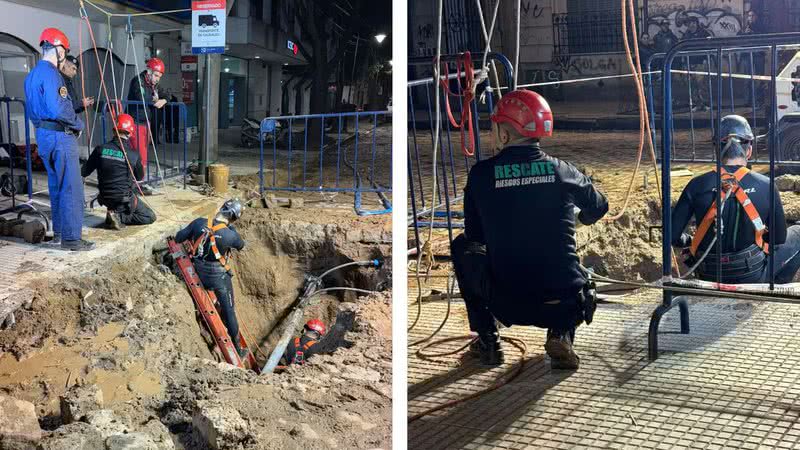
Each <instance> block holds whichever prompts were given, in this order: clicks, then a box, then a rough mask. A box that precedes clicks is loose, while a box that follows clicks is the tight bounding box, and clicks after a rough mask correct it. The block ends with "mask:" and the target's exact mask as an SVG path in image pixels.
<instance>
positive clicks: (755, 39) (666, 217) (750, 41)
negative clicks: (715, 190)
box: [648, 33, 800, 360]
mask: <svg viewBox="0 0 800 450" xmlns="http://www.w3.org/2000/svg"><path fill="white" fill-rule="evenodd" d="M743 43H745V45H746V47H742V44H743ZM798 43H800V33H783V34H773V35H769V34H767V35H751V36H747V37H728V38H712V39H691V40H687V41H683V42H680V43H678V44H677V45H675V46H674V47H672V49H671V50H670V51H669V52H667V54H666V55H665V56H664V66H663V68H662V70H661V73H662V80H663V83H662V84H663V89H662V93H663V97H662V98H663V99H666V100H672V93H673V89H672V82H673V80H672V78H673V77H672V73H673V63H674V62H675V61H676V60H680V58H681V55H684V54H687V55H690V57H691V55H707V57H706V61H709V64H711V63H710V61H711V60H712V59H713V58H716V61H717V67H718V70H717V71H716V73H715V74H713V78H714V80H715V82H714V83H712V86H711V88H710V89H709V93H712V92H716V98H717V99H718V100H717V102H716V104H715V105H714V104H712V106H715V108H712V109H715V110H716V111H714V114H713V120H712V123H713V129H715V130H719V129H720V123H721V121H722V115H723V108H722V103H723V102H722V99H723V85H724V84H725V82H724V81H723V78H724V74H723V71H722V70H719V67H720V66H719V63H720V62H721V61H723V58H724V57H725V56H726V55H727V56H728V57H729V58H728V60H729V64H730V61H732V60H731V59H730V54H731V52H732V51H735V52H746V53H749V54H750V60H751V61H752V54H753V53H752V52H753V51H759V52H761V51H763V50H764V49H767V50H768V52H769V53H768V55H769V57H770V64H769V94H768V97H767V98H769V99H771V103H770V105H769V107H768V108H767V113H766V115H765V118H764V120H765V122H766V124H767V129H768V130H770V132H769V134H768V143H767V147H766V148H767V153H768V155H769V156H768V160H767V161H764V160H761V162H762V163H766V164H769V180H770V181H769V198H770V205H775V204H776V203H777V201H778V198H777V195H778V193H777V189H776V187H775V176H776V163H778V162H781V161H779V158H780V155H779V153H781V151H780V150H781V149H780V145H779V141H780V134H781V133H780V132H779V130H778V126H777V124H778V123H779V119H778V108H779V107H780V105H779V104H778V102H777V100H778V95H777V93H778V88H777V86H778V85H777V82H778V65H779V58H778V47H781V46H792V45H797V44H798ZM795 58H796V57H795ZM783 73H784V74H785V73H786V71H785V70H784V72H783ZM728 75H729V77H728V78H729V79H732V78H733V77H731V76H730V75H731V74H730V72H729V74H728ZM792 76H793V77H794V76H795V75H792ZM782 78H783V77H782ZM709 79H711V77H709ZM750 80H751V83H752V82H753V80H754V78H753V77H750ZM790 81H792V80H790ZM753 92H754V90H753ZM730 99H731V102H730V105H729V106H730V107H731V110H732V111H735V109H736V108H735V103H734V101H735V95H734V93H733V89H731V92H730ZM792 100H796V98H793V99H792ZM662 111H663V112H662V115H661V130H662V133H661V149H662V158H661V159H662V160H661V163H662V164H661V177H662V182H663V183H664V186H663V188H662V203H661V204H662V221H663V222H662V226H663V228H662V263H663V269H664V270H663V275H664V277H663V280H662V281H663V298H662V303H661V304H660V305H659V306H658V307H657V308H656V309H655V310H654V311H653V314H652V316H651V318H650V327H649V331H648V356H649V358H650V359H651V360H655V359H656V358H658V327H659V324H660V322H661V319H662V317H663V316H664V314H666V313H667V312H668V311H670V310H671V309H672V308H673V307H675V306H678V307H679V309H680V326H681V328H680V329H681V333H683V334H688V333H689V306H688V303H687V298H686V296H684V295H681V294H682V293H681V290H680V289H681V286H685V285H686V281H685V280H683V279H680V278H673V277H672V257H673V249H672V231H673V230H672V207H671V205H672V203H671V197H672V195H671V194H672V190H671V179H670V176H671V173H670V170H671V163H672V162H673V161H677V160H678V159H677V158H673V156H672V151H673V149H674V142H673V141H674V129H675V127H674V114H673V102H672V101H662ZM784 117H786V116H784ZM712 136H713V133H712ZM713 148H714V155H712V156H713V157H712V158H711V160H713V161H714V162H715V163H716V173H717V180H716V183H717V186H721V185H722V179H721V178H722V174H721V168H722V163H721V161H720V155H721V153H722V143H721V141H720V139H714V145H713ZM699 160H700V159H699V158H692V159H691V160H690V162H694V161H699ZM699 162H708V160H707V159H704V160H701V161H699ZM781 163H782V164H785V162H781ZM732 201H733V200H732ZM714 203H715V204H716V209H717V211H716V225H715V228H714V229H716V230H721V229H722V214H721V208H722V203H723V202H720V201H716V202H714ZM775 210H776V208H774V207H770V211H769V219H768V220H767V221H765V222H766V225H767V227H772V226H774V224H776V218H775V215H776V211H775ZM768 234H769V249H770V250H771V251H770V252H768V254H767V268H766V270H767V275H768V276H769V286H768V288H765V289H759V291H758V295H759V296H760V297H764V300H765V301H769V300H770V299H771V297H775V296H780V295H781V294H782V293H784V292H786V289H781V288H778V289H777V290H776V288H775V251H774V250H775V248H776V247H775V234H776V233H768ZM710 245H714V246H715V247H714V251H713V252H707V254H706V255H704V257H705V258H717V262H716V263H715V266H716V273H715V274H714V275H715V277H714V278H715V280H716V282H715V283H706V284H708V285H709V286H708V287H705V286H704V287H703V289H699V290H697V291H695V292H694V293H693V294H692V295H694V296H709V297H716V296H719V295H720V294H719V292H720V291H731V290H741V289H740V288H741V287H740V286H733V285H729V284H723V283H722V282H721V281H722V258H723V256H724V255H723V254H722V239H715V242H714V243H712V244H710ZM704 290H705V291H706V292H702V291H704ZM790 293H791V295H796V292H792V291H791V290H790ZM775 300H777V299H775Z"/></svg>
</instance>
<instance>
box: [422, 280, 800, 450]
mask: <svg viewBox="0 0 800 450" xmlns="http://www.w3.org/2000/svg"><path fill="white" fill-rule="evenodd" d="M442 284H443V279H442ZM442 288H443V286H439V287H438V289H442ZM415 298H416V285H415V284H414V280H413V278H412V279H411V280H410V282H409V300H414V299H415ZM659 299H660V293H659V292H657V291H646V292H640V293H637V294H635V295H632V296H629V297H626V298H625V299H624V300H620V303H616V304H602V305H600V307H599V308H598V311H597V314H596V315H595V322H594V323H592V325H591V326H589V327H585V326H583V327H581V328H579V330H578V335H577V339H576V351H577V352H578V353H579V354H580V355H581V358H582V359H581V368H580V369H579V370H578V371H576V372H569V371H552V370H551V369H550V363H549V359H548V358H546V357H545V356H544V349H543V344H544V335H545V332H544V330H541V329H537V328H534V327H512V328H509V329H504V330H503V331H502V334H503V335H506V336H512V337H517V338H520V339H523V340H524V341H525V342H526V343H527V345H528V362H527V363H526V366H525V369H524V371H523V372H522V374H521V375H520V376H519V377H517V378H516V379H515V380H514V381H512V382H511V383H509V384H507V385H505V386H503V387H502V388H500V389H497V390H495V391H493V392H491V393H488V394H486V395H483V396H481V397H479V398H477V399H473V400H471V401H468V402H466V403H462V404H460V405H458V406H455V407H453V408H449V409H445V410H443V411H439V412H437V413H434V414H432V415H431V416H427V417H424V418H422V419H420V420H417V421H415V422H413V423H411V424H410V425H409V430H408V435H409V448H412V449H428V448H431V449H433V448H436V449H440V448H466V449H478V448H508V449H521V448H656V449H662V448H670V449H681V448H703V449H722V448H753V449H755V448H800V421H799V420H798V418H799V417H800V399H799V397H800V386H799V385H798V376H800V365H799V364H798V363H800V353H799V352H798V351H797V349H798V348H800V347H798V344H800V337H798V335H797V331H796V329H797V326H796V325H795V324H794V323H793V322H794V321H795V320H797V318H798V317H800V305H798V306H795V305H784V304H752V303H748V302H746V301H736V300H723V299H699V298H698V299H692V301H691V305H690V320H691V333H690V334H688V335H682V334H680V333H679V332H678V330H679V320H678V312H677V308H676V309H675V310H674V311H670V313H668V314H667V316H666V317H665V318H664V319H663V320H662V323H661V333H660V339H659V344H660V358H659V359H658V360H657V361H655V362H650V361H649V360H648V359H647V327H648V324H649V319H650V314H651V313H652V311H653V309H654V308H655V307H656V306H657V304H658V302H659ZM623 301H624V303H622V302H623ZM445 311H446V303H445V302H442V301H437V302H427V303H424V304H423V315H422V318H421V319H420V323H419V324H418V325H417V327H415V329H413V330H412V332H411V333H410V335H409V342H413V341H415V340H417V339H420V338H423V337H425V336H428V335H429V334H430V333H432V332H433V330H435V329H436V328H437V327H438V325H439V324H440V323H441V320H442V319H443V318H444V315H445ZM415 315H416V307H415V306H410V307H409V320H413V319H414V317H415ZM467 332H468V326H467V322H466V312H465V310H464V307H463V304H462V303H461V302H460V300H458V301H455V302H454V303H453V311H452V313H451V316H450V320H449V321H448V323H447V325H446V326H445V328H444V329H443V330H442V332H441V333H440V334H439V335H438V336H437V338H442V337H448V336H455V335H460V334H465V333H467ZM457 345H459V343H452V345H451V347H450V348H451V349H455V348H457ZM445 348H446V346H445V345H443V346H439V347H436V348H434V349H429V351H432V350H437V351H438V350H445ZM504 349H505V352H506V361H507V362H506V364H505V365H504V366H503V367H502V368H498V369H491V370H486V369H483V368H481V367H480V366H479V365H477V364H476V361H475V360H473V359H470V358H469V357H464V355H463V354H461V355H454V356H447V357H437V358H434V359H433V360H422V359H420V358H419V357H417V356H416V350H417V348H412V349H410V350H409V353H408V357H409V370H408V378H409V383H410V384H409V403H408V405H409V406H408V409H409V412H408V414H409V416H411V415H413V414H416V413H418V412H420V411H423V410H425V409H427V408H430V407H432V406H436V405H439V404H442V403H443V402H446V401H449V400H453V399H457V398H460V397H463V396H465V395H467V394H469V393H472V392H475V391H477V390H480V389H483V388H485V387H486V386H489V385H491V384H492V383H494V382H495V380H496V379H497V377H499V376H501V375H502V374H503V373H505V372H506V371H507V370H508V369H509V368H511V366H512V364H515V363H517V362H518V361H519V353H518V352H517V351H516V349H514V348H513V347H512V346H510V345H505V346H504Z"/></svg>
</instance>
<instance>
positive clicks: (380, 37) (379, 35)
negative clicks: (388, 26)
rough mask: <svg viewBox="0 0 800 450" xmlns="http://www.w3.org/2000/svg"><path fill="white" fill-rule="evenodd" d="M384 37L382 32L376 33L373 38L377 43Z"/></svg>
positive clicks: (381, 41)
mask: <svg viewBox="0 0 800 450" xmlns="http://www.w3.org/2000/svg"><path fill="white" fill-rule="evenodd" d="M384 39H386V35H385V34H383V33H378V34H376V35H375V40H376V41H378V44H381V43H383V40H384Z"/></svg>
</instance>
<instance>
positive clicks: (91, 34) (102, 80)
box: [78, 2, 184, 223]
mask: <svg viewBox="0 0 800 450" xmlns="http://www.w3.org/2000/svg"><path fill="white" fill-rule="evenodd" d="M81 6H83V2H81ZM83 20H84V21H85V22H86V27H87V28H88V29H89V37H90V38H91V40H92V48H93V49H94V54H95V58H96V60H97V67H102V66H101V64H100V54H99V53H98V51H97V42H96V41H95V38H94V31H93V30H92V24H91V23H90V22H89V17H87V16H84V17H83ZM78 36H79V38H78V42H79V45H80V52H81V58H83V40H82V39H81V37H80V36H81V34H80V33H78ZM112 70H113V67H112ZM103 75H104V74H103V73H102V72H100V86H101V87H102V89H103V93H104V94H105V97H106V100H107V102H106V106H107V107H108V112H109V115H110V116H111V120H112V123H113V126H114V127H115V128H116V123H117V112H116V111H114V108H113V107H112V106H111V97H110V96H109V95H108V89H107V88H106V82H105V77H104V76H103ZM123 82H124V81H123ZM81 83H83V64H81ZM82 87H83V86H82ZM114 95H116V92H115V93H114ZM115 103H119V99H118V98H117V99H116V100H115ZM149 128H150V125H149V123H148V129H149ZM114 134H115V135H116V137H117V141H118V142H119V145H120V148H125V144H124V143H123V142H122V138H121V137H120V136H119V133H114ZM123 153H124V154H125V162H127V163H128V170H129V171H130V173H131V176H132V177H133V179H134V180H135V179H136V174H135V173H134V171H133V166H132V165H131V162H130V160H129V159H128V154H127V152H123ZM134 184H135V185H136V189H137V190H138V191H139V193H140V194H141V200H142V202H143V203H144V204H145V205H147V206H148V207H149V208H150V209H152V210H153V211H155V210H156V209H155V208H153V206H152V205H150V203H148V202H147V201H146V200H145V199H144V197H145V195H144V192H142V188H141V187H140V186H139V183H134ZM167 200H168V201H169V199H167ZM173 212H174V211H173ZM159 216H162V214H161V213H160V212H159ZM162 217H164V218H165V219H166V220H169V221H171V222H176V223H184V221H181V220H177V215H176V216H175V219H171V218H169V217H166V216H162Z"/></svg>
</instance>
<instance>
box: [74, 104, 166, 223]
mask: <svg viewBox="0 0 800 450" xmlns="http://www.w3.org/2000/svg"><path fill="white" fill-rule="evenodd" d="M135 127H136V124H135V122H134V121H133V117H131V116H129V115H128V114H120V115H119V116H117V123H116V125H115V126H114V136H113V137H112V138H111V139H110V140H109V141H108V142H106V143H104V144H100V145H98V146H97V147H95V148H94V150H92V153H91V154H90V155H89V159H88V160H87V161H86V162H85V163H84V164H83V166H82V167H81V176H82V177H84V178H86V177H88V176H89V175H91V174H92V172H94V171H95V170H97V187H98V188H99V190H100V194H99V195H98V196H97V201H98V202H99V203H100V204H101V205H103V206H105V207H106V208H107V210H106V226H107V227H108V228H110V229H112V230H121V229H123V228H125V226H126V225H150V224H151V223H153V222H155V221H156V213H155V212H154V211H153V210H152V209H150V207H149V206H147V205H146V204H145V203H144V202H143V201H142V199H141V198H140V197H139V196H138V195H136V191H137V190H138V189H137V187H136V182H137V181H141V180H142V178H144V168H143V167H142V160H141V159H140V158H139V153H138V152H136V151H132V150H131V148H130V147H129V144H128V140H129V139H130V136H131V133H133V132H134V130H135Z"/></svg>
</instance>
